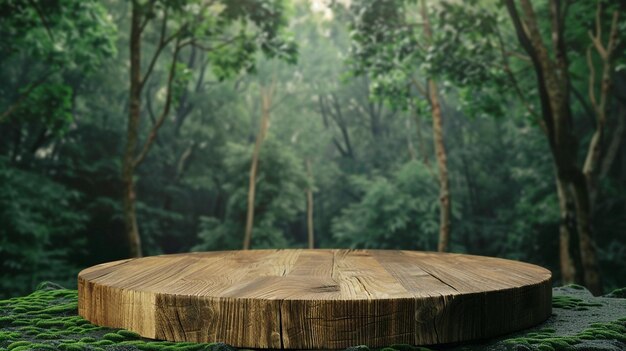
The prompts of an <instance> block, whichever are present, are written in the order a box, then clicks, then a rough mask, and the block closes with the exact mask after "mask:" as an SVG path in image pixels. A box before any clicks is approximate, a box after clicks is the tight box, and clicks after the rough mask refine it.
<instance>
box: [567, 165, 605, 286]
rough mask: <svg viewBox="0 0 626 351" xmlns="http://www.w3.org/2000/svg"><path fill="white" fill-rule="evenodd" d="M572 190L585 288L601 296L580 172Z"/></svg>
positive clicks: (584, 191) (586, 191)
mask: <svg viewBox="0 0 626 351" xmlns="http://www.w3.org/2000/svg"><path fill="white" fill-rule="evenodd" d="M572 190H573V193H574V200H575V201H574V203H575V205H576V225H577V230H578V243H579V246H580V259H581V263H582V268H583V278H584V282H585V286H587V289H589V291H591V292H592V293H593V294H594V295H601V294H602V282H601V280H600V270H599V268H598V259H597V257H596V246H595V241H594V240H593V234H592V231H591V207H590V205H591V204H590V201H589V191H588V189H587V182H586V179H585V176H584V175H583V173H582V171H579V172H577V173H576V174H575V175H574V176H573V181H572Z"/></svg>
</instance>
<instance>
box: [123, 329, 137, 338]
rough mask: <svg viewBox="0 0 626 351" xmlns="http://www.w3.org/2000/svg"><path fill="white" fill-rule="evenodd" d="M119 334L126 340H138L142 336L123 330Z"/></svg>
mask: <svg viewBox="0 0 626 351" xmlns="http://www.w3.org/2000/svg"><path fill="white" fill-rule="evenodd" d="M117 333H118V334H119V335H121V336H123V337H124V338H127V339H138V338H140V337H141V335H139V334H137V333H135V332H132V331H130V330H123V329H122V330H118V331H117Z"/></svg>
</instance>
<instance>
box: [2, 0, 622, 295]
mask: <svg viewBox="0 0 626 351" xmlns="http://www.w3.org/2000/svg"><path fill="white" fill-rule="evenodd" d="M625 10H626V4H625V3H624V2H622V1H620V0H612V1H597V2H596V1H592V0H589V1H570V0H543V1H540V0H533V1H530V0H519V1H514V0H503V1H496V0H472V1H456V0H419V1H417V0H351V1H337V2H327V1H324V0H132V1H131V0H100V1H98V0H31V1H27V0H0V77H2V84H0V298H4V297H7V296H14V295H19V294H23V293H25V292H28V291H30V290H32V289H33V288H34V287H35V286H36V285H37V284H38V283H39V282H41V281H44V280H51V281H54V282H57V283H60V284H63V285H66V286H68V287H72V286H75V284H76V282H75V279H76V274H77V272H78V271H79V270H80V269H82V268H85V267H87V266H90V265H94V264H97V263H101V262H105V261H111V260H117V259H122V258H126V257H131V256H132V257H134V256H140V255H158V254H166V253H176V252H185V251H197V250H230V249H241V248H252V249H260V248H298V247H301V248H302V247H315V248H330V247H333V248H334V247H339V248H348V247H349V248H380V249H411V250H431V251H436V250H440V251H450V252H458V253H471V254H478V255H489V256H498V257H504V258H511V259H516V260H524V261H528V262H532V263H536V264H539V265H542V266H545V267H547V268H549V269H551V270H552V271H553V272H554V276H555V284H560V283H570V282H578V283H581V284H584V285H587V286H588V287H589V288H590V289H591V290H592V291H593V292H595V293H599V292H600V291H601V290H602V289H604V290H609V289H612V288H615V287H622V286H626V143H625V142H624V139H625V136H626V130H625V129H626V126H625V125H626V40H624V39H625V34H626V13H625V12H626V11H625Z"/></svg>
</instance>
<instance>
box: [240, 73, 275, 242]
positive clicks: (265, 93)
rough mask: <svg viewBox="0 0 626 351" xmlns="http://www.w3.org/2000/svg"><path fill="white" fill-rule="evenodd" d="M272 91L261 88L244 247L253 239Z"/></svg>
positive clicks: (271, 88) (251, 165)
mask: <svg viewBox="0 0 626 351" xmlns="http://www.w3.org/2000/svg"><path fill="white" fill-rule="evenodd" d="M272 93H273V85H272V87H270V88H269V89H264V88H261V103H262V106H261V110H262V112H261V126H260V128H259V134H257V137H256V142H255V144H254V151H253V153H252V162H251V164H250V180H249V184H250V185H249V187H248V211H247V215H246V231H245V233H244V238H243V249H244V250H249V249H250V242H251V240H252V227H253V226H254V197H255V193H256V176H257V170H258V165H259V153H260V151H261V146H262V145H263V141H264V140H265V135H266V133H267V128H268V126H269V121H270V108H271V105H272Z"/></svg>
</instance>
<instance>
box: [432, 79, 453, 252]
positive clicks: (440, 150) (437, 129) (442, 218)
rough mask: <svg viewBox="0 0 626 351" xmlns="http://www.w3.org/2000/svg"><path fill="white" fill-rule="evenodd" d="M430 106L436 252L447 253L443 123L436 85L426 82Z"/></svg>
mask: <svg viewBox="0 0 626 351" xmlns="http://www.w3.org/2000/svg"><path fill="white" fill-rule="evenodd" d="M428 90H429V94H430V105H431V109H432V117H433V134H434V138H433V139H434V143H435V154H436V155H437V168H438V170H439V206H440V210H439V212H440V215H439V244H438V246H437V250H438V251H440V252H445V251H448V244H449V242H450V184H449V181H448V161H447V155H446V147H445V145H444V143H443V122H442V116H441V106H440V104H439V98H438V97H437V84H436V83H435V81H434V80H432V79H430V80H429V81H428Z"/></svg>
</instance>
